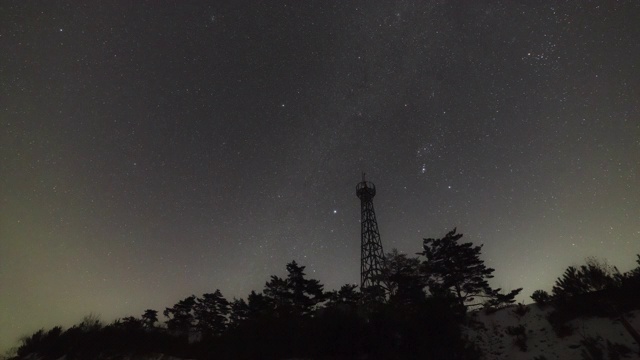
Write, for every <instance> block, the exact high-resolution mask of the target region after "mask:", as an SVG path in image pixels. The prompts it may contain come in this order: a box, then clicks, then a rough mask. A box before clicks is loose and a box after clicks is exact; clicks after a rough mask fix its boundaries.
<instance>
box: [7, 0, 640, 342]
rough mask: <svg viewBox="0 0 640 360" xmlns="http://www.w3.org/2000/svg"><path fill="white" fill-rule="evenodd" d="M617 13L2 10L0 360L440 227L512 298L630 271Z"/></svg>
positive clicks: (324, 268) (332, 272) (639, 47)
mask: <svg viewBox="0 0 640 360" xmlns="http://www.w3.org/2000/svg"><path fill="white" fill-rule="evenodd" d="M639 19H640V4H639V3H638V2H637V1H631V0H630V1H618V2H616V1H607V2H602V3H600V2H595V1H592V2H582V1H581V2H577V1H575V2H573V1H572V2H566V3H565V2H563V4H560V5H559V4H556V2H555V1H549V2H540V1H503V2H498V1H493V0H484V1H463V2H449V1H386V2H382V1H359V2H352V1H341V2H338V1H287V2H281V1H261V2H258V1H254V2H242V1H235V0H234V1H215V2H214V1H211V2H204V1H200V2H197V1H191V2H185V3H182V2H176V3H172V2H159V1H128V0H127V1H119V2H118V1H109V2H87V3H86V4H85V5H81V4H79V2H75V1H73V2H71V1H68V2H65V1H40V2H36V1H29V2H25V1H3V2H1V3H0V53H1V54H2V55H1V56H0V126H1V130H0V136H1V138H0V350H2V349H4V348H7V347H9V346H15V345H17V341H18V338H19V337H20V336H21V335H26V334H29V333H31V332H33V331H35V330H37V329H39V328H41V327H45V328H47V327H51V326H54V325H58V324H59V325H63V326H70V325H72V324H73V323H76V322H78V321H79V320H81V319H82V317H83V316H85V315H88V314H90V313H94V314H99V315H100V316H101V318H102V319H103V320H105V321H107V322H110V321H112V320H113V319H115V318H116V317H122V316H128V315H136V316H138V315H140V314H142V312H143V311H144V310H145V309H147V308H152V309H156V310H159V311H160V312H162V310H164V308H165V307H167V306H171V305H173V304H175V303H176V302H177V301H178V300H180V299H182V298H184V297H186V296H189V295H191V294H195V295H201V294H202V293H204V292H213V291H214V290H215V289H216V288H219V289H220V290H221V291H222V293H223V294H224V295H225V296H226V297H227V298H228V299H231V298H232V297H246V295H247V294H248V293H249V292H250V291H251V290H253V289H255V290H258V291H260V290H262V288H263V286H264V283H265V282H266V281H267V280H268V279H269V276H270V275H280V276H282V275H284V274H285V264H286V263H287V262H289V261H291V260H294V259H295V260H296V261H298V262H299V263H300V264H301V265H305V266H307V268H306V272H307V274H308V275H309V276H310V277H313V278H316V279H319V280H320V281H321V282H322V283H324V284H325V288H326V289H335V288H338V287H339V286H340V285H342V284H345V283H359V270H360V224H359V217H360V203H359V199H358V198H357V197H356V194H355V186H356V184H357V183H358V182H359V181H360V180H361V172H363V171H364V172H366V173H367V180H370V181H372V182H374V183H375V185H376V187H377V190H378V194H377V196H376V198H375V199H374V204H375V209H376V214H377V217H378V224H379V227H380V233H381V238H382V243H383V246H384V248H385V250H386V251H390V250H391V249H392V248H398V249H399V250H400V251H402V252H406V253H409V254H414V253H416V252H418V251H421V248H422V239H423V238H424V237H441V236H443V235H444V234H445V233H446V232H447V231H448V230H450V229H452V228H453V227H457V228H458V230H459V231H460V232H461V233H464V234H465V237H464V238H463V240H467V241H472V242H474V243H477V244H480V243H483V244H484V248H483V258H484V260H485V261H486V264H487V265H488V266H490V267H493V268H495V269H496V277H495V279H494V281H493V283H492V284H493V285H494V286H495V287H503V288H506V289H512V288H516V287H524V288H525V289H524V290H523V293H522V296H521V297H520V300H525V301H530V299H529V295H530V294H531V293H532V292H533V291H534V290H536V289H545V290H550V288H551V286H552V285H553V282H554V280H555V279H556V278H557V277H558V276H560V275H561V273H562V272H563V271H564V269H565V268H566V267H567V266H569V265H572V264H581V263H583V262H584V259H585V258H586V257H588V256H598V257H600V258H602V259H607V260H608V262H609V263H610V264H612V265H617V266H618V267H619V268H620V270H622V271H626V270H629V269H630V268H631V267H632V266H633V265H634V261H635V254H636V253H640V189H639V187H638V184H640V179H639V177H640V41H639V40H638V39H640V21H639Z"/></svg>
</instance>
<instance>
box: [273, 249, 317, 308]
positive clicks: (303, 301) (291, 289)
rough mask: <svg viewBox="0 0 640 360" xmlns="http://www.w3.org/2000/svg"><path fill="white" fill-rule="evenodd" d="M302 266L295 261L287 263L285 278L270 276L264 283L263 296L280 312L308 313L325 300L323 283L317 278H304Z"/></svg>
mask: <svg viewBox="0 0 640 360" xmlns="http://www.w3.org/2000/svg"><path fill="white" fill-rule="evenodd" d="M304 269H305V267H304V266H299V265H298V264H297V263H296V262H295V261H292V262H290V263H289V264H287V272H288V275H287V278H286V279H282V278H279V277H277V276H271V280H270V281H269V282H267V283H266V284H265V288H264V296H265V297H266V298H267V299H268V300H269V301H270V303H271V304H272V305H273V306H274V309H275V311H276V312H277V313H278V314H280V315H283V314H293V315H302V316H305V315H310V314H311V313H312V312H313V311H314V310H315V309H316V308H317V306H318V304H320V303H321V302H323V301H324V300H325V294H324V290H323V285H322V284H320V282H319V281H318V280H313V279H305V273H304Z"/></svg>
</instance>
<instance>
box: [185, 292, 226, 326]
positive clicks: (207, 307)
mask: <svg viewBox="0 0 640 360" xmlns="http://www.w3.org/2000/svg"><path fill="white" fill-rule="evenodd" d="M193 314H194V318H195V320H196V321H197V324H196V328H197V329H198V330H199V331H200V332H201V333H202V335H203V336H207V337H209V336H219V335H221V334H222V333H223V332H224V330H225V329H226V328H227V321H228V320H227V316H228V315H229V302H228V301H227V300H226V299H225V298H224V296H222V293H221V292H220V290H217V289H216V291H215V292H214V293H213V294H202V297H200V298H197V299H196V303H195V305H194V306H193Z"/></svg>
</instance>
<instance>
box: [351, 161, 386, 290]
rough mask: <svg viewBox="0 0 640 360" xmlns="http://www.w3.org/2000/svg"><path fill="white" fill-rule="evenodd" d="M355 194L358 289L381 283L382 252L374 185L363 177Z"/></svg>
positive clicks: (382, 268)
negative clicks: (357, 215) (357, 220)
mask: <svg viewBox="0 0 640 360" xmlns="http://www.w3.org/2000/svg"><path fill="white" fill-rule="evenodd" d="M356 195H358V198H360V216H361V218H360V230H361V231H360V234H361V236H360V290H361V291H364V290H365V289H366V288H368V287H371V286H378V285H381V282H382V280H383V279H382V274H383V272H384V252H383V250H382V242H381V241H380V231H378V222H377V220H376V213H375V211H374V210H373V197H374V196H376V186H375V185H374V184H373V183H372V182H369V181H366V179H365V173H362V182H360V183H359V184H358V185H357V186H356Z"/></svg>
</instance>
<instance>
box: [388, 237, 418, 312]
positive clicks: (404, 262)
mask: <svg viewBox="0 0 640 360" xmlns="http://www.w3.org/2000/svg"><path fill="white" fill-rule="evenodd" d="M385 260H386V261H385V271H384V274H385V281H384V283H385V284H386V285H387V290H388V293H389V302H390V303H392V304H396V305H409V304H417V303H423V302H424V300H425V295H426V294H425V292H424V288H425V286H426V282H425V277H424V276H423V275H422V274H421V272H420V259H418V258H415V257H414V258H410V257H408V256H407V255H406V254H401V253H399V252H398V250H397V249H393V250H392V251H391V252H390V253H388V254H387V255H386V258H385Z"/></svg>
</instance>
